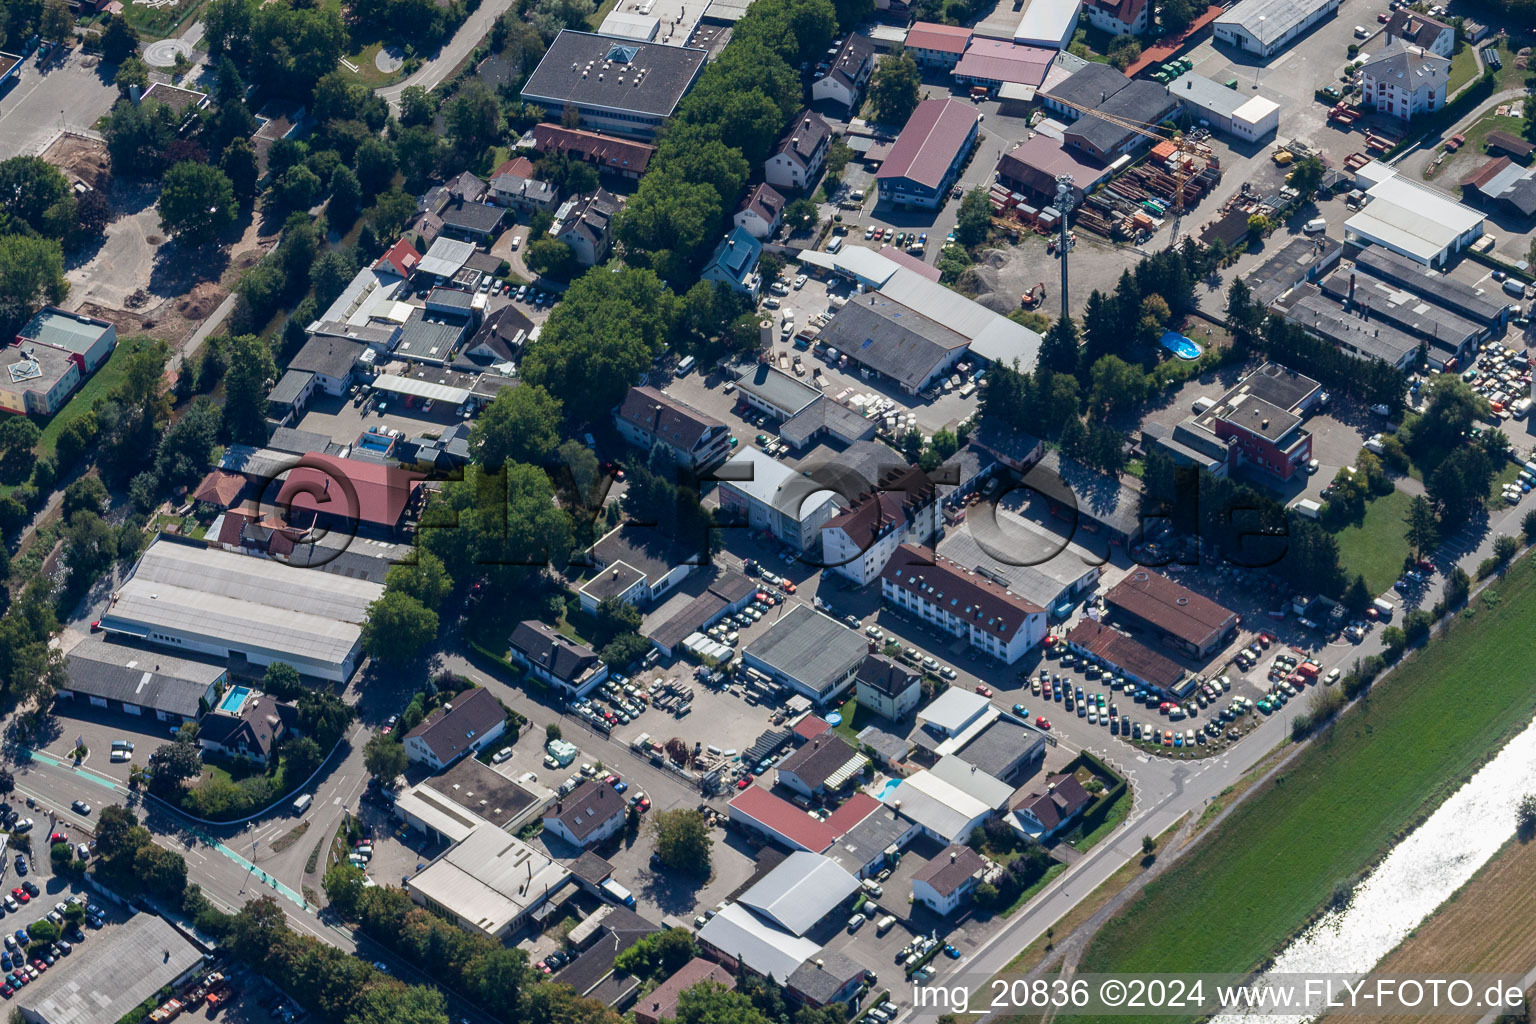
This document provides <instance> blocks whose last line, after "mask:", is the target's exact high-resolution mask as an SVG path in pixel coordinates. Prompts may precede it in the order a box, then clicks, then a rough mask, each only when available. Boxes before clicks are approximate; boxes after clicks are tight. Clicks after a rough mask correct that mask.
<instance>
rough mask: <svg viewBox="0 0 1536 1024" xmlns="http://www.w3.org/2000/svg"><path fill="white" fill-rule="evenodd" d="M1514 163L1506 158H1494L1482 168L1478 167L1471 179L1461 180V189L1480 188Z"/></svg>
mask: <svg viewBox="0 0 1536 1024" xmlns="http://www.w3.org/2000/svg"><path fill="white" fill-rule="evenodd" d="M1513 162H1514V161H1512V160H1510V158H1509V157H1507V156H1501V157H1495V158H1494V159H1492V160H1489V161H1488V162H1487V163H1485V164H1483V166H1481V167H1479V168H1478V169H1477V170H1476V171H1475V172H1474V173H1473V174H1472V176H1471V177H1469V178H1463V179H1462V180H1461V187H1462V188H1479V189H1480V188H1482V187H1483V186H1484V185H1486V184H1488V183H1489V182H1490V181H1492V180H1493V178H1494V176H1495V175H1496V174H1498V173H1499V172H1500V171H1502V170H1503V169H1504V168H1506V167H1508V166H1509V165H1510V164H1511V163H1513Z"/></svg>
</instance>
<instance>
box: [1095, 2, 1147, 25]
mask: <svg viewBox="0 0 1536 1024" xmlns="http://www.w3.org/2000/svg"><path fill="white" fill-rule="evenodd" d="M1089 3H1090V5H1091V6H1093V7H1096V8H1098V9H1099V10H1101V11H1103V12H1104V13H1105V14H1108V15H1109V16H1110V17H1112V18H1114V19H1115V20H1116V21H1118V22H1120V24H1122V25H1133V24H1135V23H1136V19H1137V18H1139V17H1141V10H1142V8H1143V7H1146V6H1147V0H1089Z"/></svg>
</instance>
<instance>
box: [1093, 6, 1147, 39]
mask: <svg viewBox="0 0 1536 1024" xmlns="http://www.w3.org/2000/svg"><path fill="white" fill-rule="evenodd" d="M1151 10H1152V4H1151V3H1150V2H1149V0H1087V2H1086V3H1084V4H1083V14H1084V15H1086V16H1087V18H1088V24H1090V25H1092V26H1093V27H1094V28H1097V29H1101V30H1103V31H1105V32H1108V33H1109V34H1110V35H1114V36H1126V35H1131V36H1139V35H1142V34H1143V33H1145V32H1146V31H1147V18H1148V15H1149V14H1150V12H1151Z"/></svg>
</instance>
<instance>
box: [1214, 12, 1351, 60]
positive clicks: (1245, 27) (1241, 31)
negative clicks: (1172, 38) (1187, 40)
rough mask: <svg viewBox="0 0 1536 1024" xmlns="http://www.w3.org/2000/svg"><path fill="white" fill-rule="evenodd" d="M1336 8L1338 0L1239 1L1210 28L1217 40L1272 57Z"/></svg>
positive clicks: (1249, 51)
mask: <svg viewBox="0 0 1536 1024" xmlns="http://www.w3.org/2000/svg"><path fill="white" fill-rule="evenodd" d="M1338 9H1339V0H1242V2H1241V3H1239V4H1236V5H1235V6H1233V7H1230V8H1228V9H1227V10H1226V11H1225V12H1224V13H1223V14H1222V15H1221V16H1220V17H1219V18H1217V19H1216V22H1215V24H1214V26H1213V28H1212V32H1213V33H1214V34H1215V37H1216V42H1218V43H1226V44H1227V45H1229V46H1235V47H1237V48H1238V49H1240V50H1245V51H1247V52H1248V53H1256V54H1259V55H1260V56H1262V57H1272V56H1274V55H1275V54H1276V53H1278V52H1280V51H1281V50H1283V49H1285V47H1286V46H1287V45H1288V44H1289V43H1290V42H1291V40H1293V39H1295V38H1296V37H1297V36H1299V35H1301V34H1302V33H1303V32H1305V31H1306V30H1307V29H1309V28H1311V27H1312V26H1313V25H1316V24H1317V23H1318V22H1320V21H1322V20H1323V19H1324V18H1326V17H1328V16H1329V15H1330V14H1333V13H1334V12H1336V11H1337V10H1338Z"/></svg>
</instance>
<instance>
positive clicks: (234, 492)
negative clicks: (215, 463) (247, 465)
mask: <svg viewBox="0 0 1536 1024" xmlns="http://www.w3.org/2000/svg"><path fill="white" fill-rule="evenodd" d="M247 482H248V481H247V480H246V478H245V474H243V473H234V472H231V471H229V470H227V469H216V470H214V471H213V472H211V473H209V474H208V475H207V476H205V477H203V481H202V483H200V484H198V485H197V490H195V491H193V492H192V500H193V501H206V502H208V503H209V504H212V505H217V506H219V507H220V508H228V507H229V506H230V505H233V504H234V503H235V499H237V498H239V497H240V492H241V491H243V490H244V489H245V486H246V483H247Z"/></svg>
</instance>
